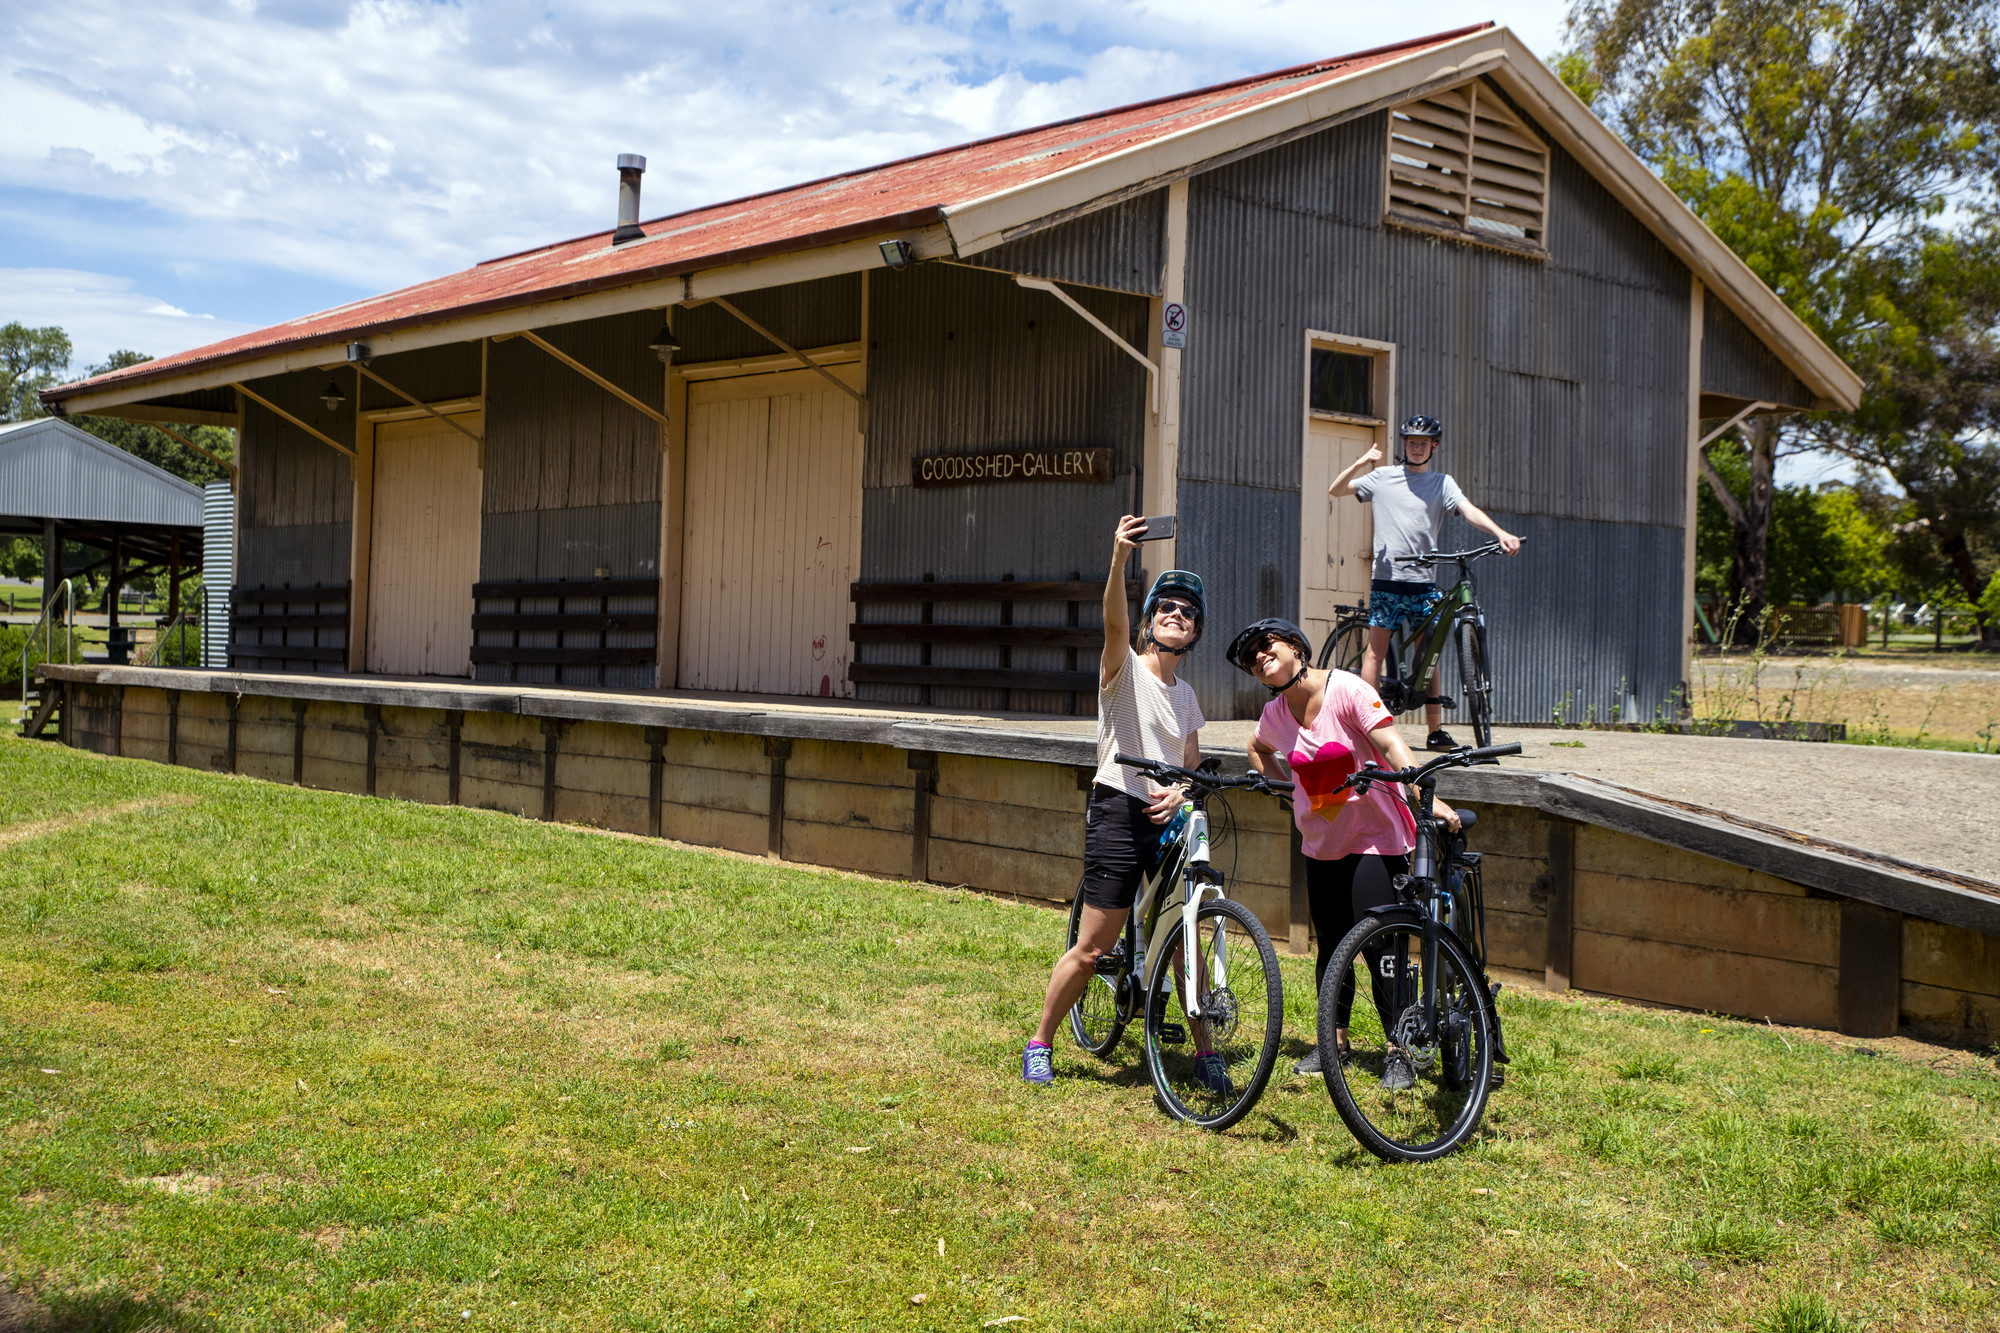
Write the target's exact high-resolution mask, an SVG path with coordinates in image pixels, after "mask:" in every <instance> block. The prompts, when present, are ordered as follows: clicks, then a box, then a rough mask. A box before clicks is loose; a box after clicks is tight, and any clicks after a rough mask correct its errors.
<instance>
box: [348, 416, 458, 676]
mask: <svg viewBox="0 0 2000 1333" xmlns="http://www.w3.org/2000/svg"><path fill="white" fill-rule="evenodd" d="M453 420H456V421H462V422H464V423H465V426H466V428H467V429H468V430H472V431H475V432H476V431H478V430H479V428H480V416H479V414H478V413H468V414H465V415H462V416H457V417H454V418H453ZM479 491H480V473H479V448H478V446H477V445H475V444H474V443H473V442H472V441H471V440H469V439H467V438H466V437H465V436H463V435H461V434H459V433H458V432H457V431H455V430H453V429H452V428H451V427H449V426H447V425H445V424H444V423H443V422H441V421H437V420H434V419H433V418H430V417H424V418H421V419H419V420H416V421H395V422H386V423H384V424H382V425H380V426H377V427H376V428H375V484H374V490H373V495H374V500H373V504H372V509H373V512H374V522H373V530H372V534H371V537H370V540H369V554H368V654H367V655H368V669H369V670H370V671H379V672H383V673H386V674H389V675H398V676H470V675H471V674H472V585H473V584H474V583H476V582H478V580H479Z"/></svg>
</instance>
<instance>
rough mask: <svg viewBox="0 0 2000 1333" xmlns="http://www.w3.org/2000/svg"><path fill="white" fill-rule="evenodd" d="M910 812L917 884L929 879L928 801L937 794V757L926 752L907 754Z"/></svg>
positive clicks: (912, 873) (912, 862)
mask: <svg viewBox="0 0 2000 1333" xmlns="http://www.w3.org/2000/svg"><path fill="white" fill-rule="evenodd" d="M909 765H910V772H911V773H912V774H913V775H914V777H913V780H912V783H911V788H912V792H911V800H912V802H913V809H912V811H911V816H910V878H911V879H913V880H915V881H916V882H917V883H919V884H923V883H926V882H928V881H929V879H930V877H931V797H932V796H933V795H934V794H935V793H936V792H937V767H938V762H937V755H935V754H933V753H931V752H930V751H928V750H912V751H910V753H909Z"/></svg>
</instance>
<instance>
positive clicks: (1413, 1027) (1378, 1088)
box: [1319, 911, 1493, 1162]
mask: <svg viewBox="0 0 2000 1333" xmlns="http://www.w3.org/2000/svg"><path fill="white" fill-rule="evenodd" d="M1437 943H1438V953H1437V964H1436V966H1437V986H1436V993H1437V1005H1436V1010H1437V1021H1436V1022H1435V1023H1433V1024H1426V1023H1425V1021H1424V1015H1423V1012H1422V1011H1423V1003H1422V986H1421V982H1422V976H1421V960H1422V958H1423V927H1422V926H1421V925H1420V924H1419V923H1418V920H1417V918H1416V916H1415V914H1414V913H1411V912H1408V911H1397V912H1390V913H1385V914H1383V915H1380V916H1368V917H1363V918H1362V920H1361V922H1360V923H1359V924H1358V925H1356V926H1355V927H1354V929H1353V930H1351V931H1349V932H1348V933H1347V938H1345V939H1343V940H1342V941H1341V942H1340V946H1339V948H1337V949H1336V950H1335V951H1334V955H1333V960H1332V961H1331V962H1330V963H1329V964H1328V965H1327V969H1326V978H1325V980H1324V982H1323V983H1322V984H1321V986H1320V992H1319V1044H1320V1049H1321V1050H1322V1051H1331V1050H1333V1049H1334V1048H1335V1045H1336V1041H1335V1037H1334V1032H1335V1030H1336V1029H1338V1028H1341V1027H1343V1026H1344V1027H1346V1028H1347V1034H1348V1036H1347V1039H1348V1045H1349V1047H1350V1048H1351V1049H1352V1052H1353V1054H1352V1055H1351V1057H1350V1058H1349V1059H1347V1060H1346V1061H1344V1062H1343V1061H1338V1060H1328V1061H1326V1062H1325V1070H1324V1076H1325V1078H1326V1090H1327V1092H1328V1093H1329V1094H1330V1095H1331V1096H1332V1097H1333V1105H1334V1109H1335V1110H1336V1111H1338V1112H1339V1113H1340V1118H1341V1120H1342V1121H1344V1122H1345V1123H1346V1125H1347V1128H1348V1129H1349V1130H1350V1131H1351V1132H1352V1133H1353V1135H1354V1137H1355V1138H1356V1139H1357V1140H1359V1141H1360V1143H1361V1146H1362V1147H1364V1148H1366V1149H1367V1150H1368V1151H1369V1152H1372V1153H1374V1154H1375V1155H1376V1156H1377V1157H1380V1158H1382V1159H1383V1160H1384V1161H1389V1162H1430V1161H1435V1160H1437V1159H1438V1158H1440V1157H1443V1156H1444V1155H1445V1154H1447V1153H1449V1152H1451V1151H1452V1150H1453V1149H1454V1148H1457V1147H1458V1146H1459V1145H1460V1144H1462V1143H1464V1142H1465V1141H1466V1140H1467V1139H1468V1138H1470V1137H1471V1136H1472V1133H1473V1131H1474V1130H1476V1129H1477V1128H1478V1127H1479V1119H1480V1117H1481V1116H1482V1115H1484V1114H1485V1111H1486V1098H1487V1095H1488V1093H1489V1092H1491V1090H1492V1078H1493V1048H1492V1042H1493V1036H1492V1026H1491V1022H1490V1019H1489V1014H1488V1009H1487V1006H1486V1004H1485V1003H1484V1002H1483V999H1482V993H1481V990H1480V981H1479V972H1478V969H1477V968H1475V967H1474V966H1473V965H1472V960H1471V959H1470V958H1468V957H1467V956H1466V953H1465V950H1464V948H1463V947H1461V946H1460V944H1459V942H1458V941H1457V940H1456V939H1455V938H1453V937H1452V935H1451V934H1450V932H1448V931H1442V930H1441V931H1439V932H1438V937H1437ZM1344 987H1345V988H1346V989H1345V993H1344V994H1343V988H1344ZM1344 1010H1351V1012H1343V1011H1344ZM1384 1015H1386V1016H1387V1021H1386V1030H1385V1022H1384ZM1392 1052H1400V1053H1401V1055H1402V1057H1403V1061H1406V1062H1407V1065H1406V1067H1407V1068H1408V1069H1409V1070H1410V1071H1411V1073H1412V1085H1411V1086H1410V1087H1408V1088H1402V1089H1395V1088H1391V1087H1388V1086H1385V1084H1384V1076H1385V1074H1387V1073H1388V1072H1389V1057H1390V1055H1391V1053H1392ZM1399 1063H1400V1062H1399Z"/></svg>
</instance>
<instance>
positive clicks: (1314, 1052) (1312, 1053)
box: [1292, 1046, 1326, 1075]
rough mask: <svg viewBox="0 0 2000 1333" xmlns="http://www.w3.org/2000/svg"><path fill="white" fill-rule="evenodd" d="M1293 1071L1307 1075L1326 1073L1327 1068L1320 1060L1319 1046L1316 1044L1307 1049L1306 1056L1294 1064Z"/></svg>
mask: <svg viewBox="0 0 2000 1333" xmlns="http://www.w3.org/2000/svg"><path fill="white" fill-rule="evenodd" d="M1292 1072H1293V1073H1294V1074H1306V1075H1312V1074H1324V1073H1325V1072H1326V1069H1325V1067H1324V1066H1323V1065H1321V1064H1320V1062H1319V1047H1317V1046H1315V1047H1313V1048H1312V1049H1311V1050H1309V1051H1307V1052H1306V1054H1305V1058H1304V1059H1303V1060H1300V1061H1299V1062H1298V1063H1297V1064H1295V1065H1293V1066H1292Z"/></svg>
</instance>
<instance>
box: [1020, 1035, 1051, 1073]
mask: <svg viewBox="0 0 2000 1333" xmlns="http://www.w3.org/2000/svg"><path fill="white" fill-rule="evenodd" d="M1054 1054H1055V1052H1054V1051H1052V1050H1050V1049H1049V1048H1048V1047H1046V1046H1044V1045H1042V1044H1041V1043H1040V1042H1038V1041H1031V1042H1029V1043H1028V1048H1027V1049H1026V1050H1024V1051H1022V1052H1021V1078H1022V1080H1023V1081H1024V1082H1028V1083H1035V1084H1048V1083H1053V1082H1055V1081H1056V1070H1055V1064H1054V1062H1053V1061H1052V1060H1051V1059H1050V1057H1051V1056H1053V1055H1054Z"/></svg>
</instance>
